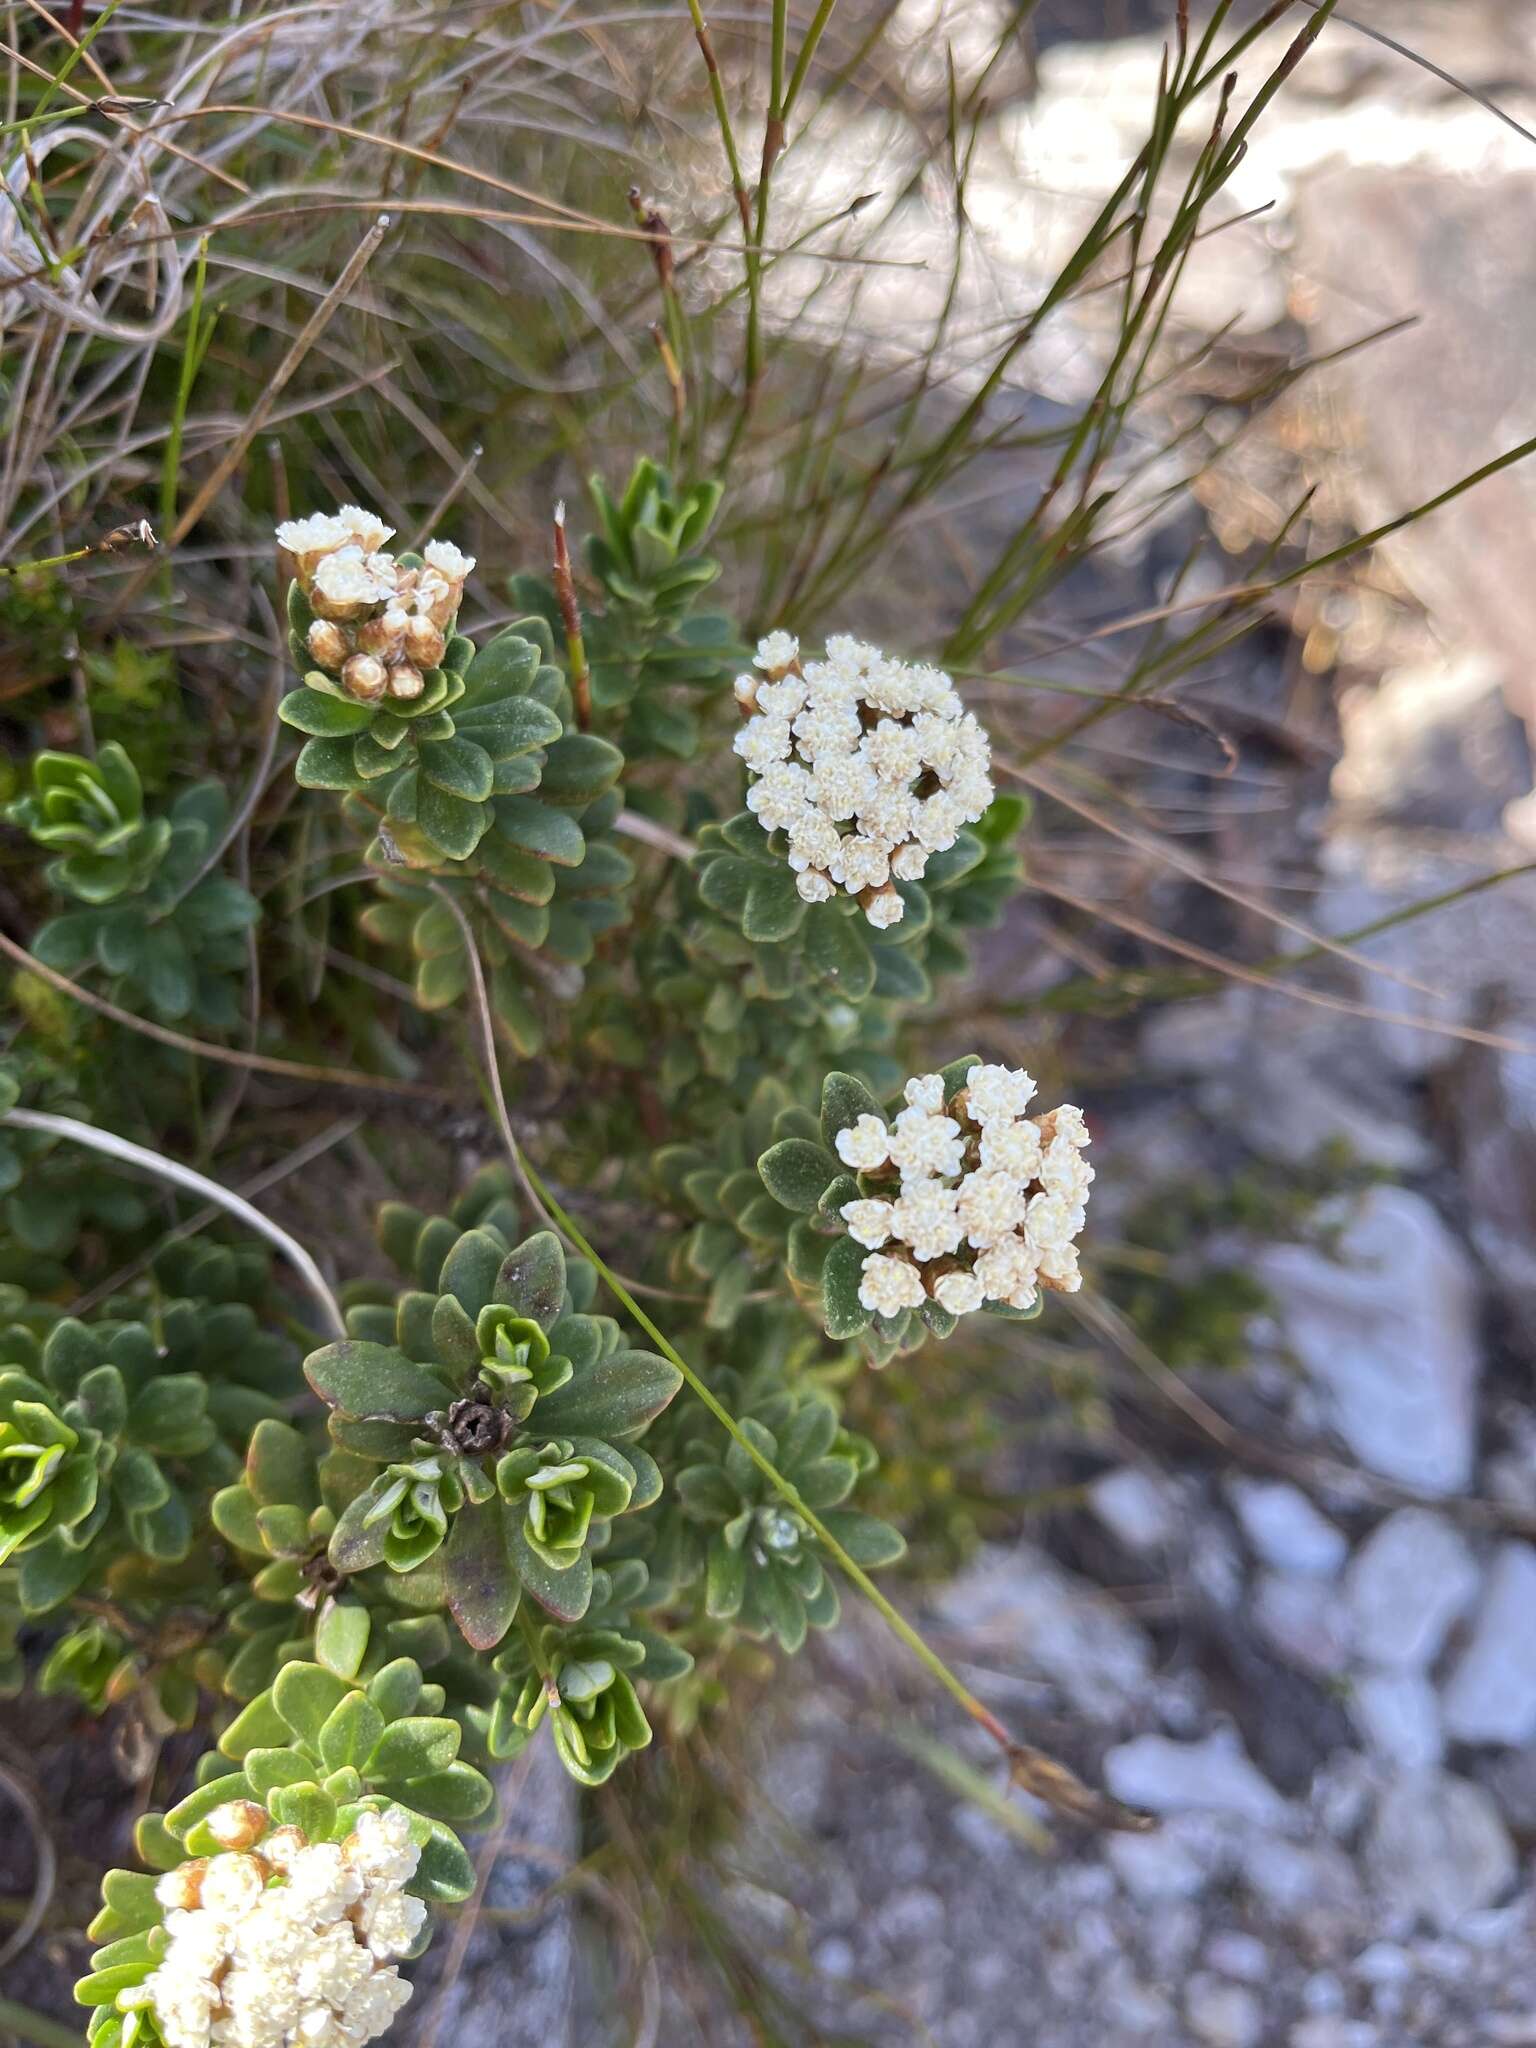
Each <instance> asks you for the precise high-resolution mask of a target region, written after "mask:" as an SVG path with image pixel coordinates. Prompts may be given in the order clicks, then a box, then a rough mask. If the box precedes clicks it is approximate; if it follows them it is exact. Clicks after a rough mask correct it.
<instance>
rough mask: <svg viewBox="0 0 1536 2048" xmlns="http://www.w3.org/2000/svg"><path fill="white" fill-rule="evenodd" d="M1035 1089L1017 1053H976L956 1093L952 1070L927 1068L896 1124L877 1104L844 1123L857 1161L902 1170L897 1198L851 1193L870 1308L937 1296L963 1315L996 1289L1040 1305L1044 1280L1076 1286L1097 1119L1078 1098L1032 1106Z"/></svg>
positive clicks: (857, 1167)
mask: <svg viewBox="0 0 1536 2048" xmlns="http://www.w3.org/2000/svg"><path fill="white" fill-rule="evenodd" d="M1034 1093H1035V1084H1034V1082H1033V1081H1032V1080H1031V1079H1030V1077H1029V1075H1028V1074H1026V1073H1024V1072H1022V1071H1021V1070H1020V1069H1018V1068H1016V1067H995V1066H975V1067H972V1068H971V1070H970V1072H969V1074H968V1075H967V1077H966V1082H965V1086H964V1087H963V1088H961V1090H960V1091H959V1093H958V1094H957V1095H955V1096H954V1097H953V1098H952V1099H951V1100H950V1101H948V1102H946V1101H945V1099H944V1081H943V1077H942V1075H939V1074H918V1075H916V1076H915V1077H914V1078H913V1079H912V1080H910V1081H908V1083H907V1086H906V1103H907V1106H906V1108H905V1109H903V1110H900V1111H898V1113H897V1116H896V1119H895V1123H894V1125H893V1126H888V1125H887V1124H886V1122H885V1120H884V1118H882V1117H878V1116H869V1115H865V1116H861V1117H860V1118H859V1120H858V1121H857V1123H855V1124H853V1125H851V1126H850V1127H849V1128H848V1129H847V1130H843V1131H839V1132H838V1134H837V1152H838V1157H839V1158H840V1159H841V1160H842V1162H843V1164H844V1165H845V1166H848V1167H851V1168H853V1170H854V1171H855V1172H857V1173H864V1174H869V1175H871V1176H873V1177H874V1178H876V1179H877V1180H879V1179H881V1178H884V1177H886V1176H889V1177H890V1178H891V1179H892V1181H893V1182H894V1181H897V1180H898V1179H899V1183H900V1188H899V1192H895V1191H894V1190H893V1193H892V1195H891V1197H890V1198H889V1199H884V1198H877V1197H868V1198H861V1199H860V1200H859V1201H856V1202H848V1203H845V1204H844V1206H843V1210H842V1217H843V1221H844V1222H845V1223H846V1224H847V1225H848V1231H849V1235H850V1236H851V1237H852V1238H853V1239H854V1241H855V1242H856V1243H858V1244H861V1245H863V1246H864V1247H865V1248H866V1249H867V1251H868V1252H869V1257H868V1258H867V1259H866V1260H865V1261H864V1266H863V1272H862V1275H861V1278H860V1281H859V1300H860V1301H861V1302H862V1303H863V1304H864V1306H865V1308H867V1309H870V1310H872V1311H873V1312H874V1313H875V1314H876V1315H883V1316H896V1315H899V1314H900V1313H901V1311H902V1310H903V1309H908V1308H921V1306H922V1305H923V1303H924V1301H926V1300H930V1299H931V1300H934V1301H936V1302H938V1304H939V1306H940V1307H941V1308H945V1309H948V1310H949V1312H950V1314H951V1315H957V1316H959V1315H966V1314H968V1313H969V1312H970V1311H971V1310H972V1309H978V1308H980V1307H981V1305H982V1303H983V1302H986V1301H999V1302H1006V1303H1007V1304H1008V1305H1009V1306H1010V1307H1012V1308H1021V1309H1022V1308H1031V1307H1033V1305H1034V1302H1035V1298H1036V1292H1037V1289H1038V1288H1040V1287H1049V1288H1055V1289H1057V1290H1058V1291H1060V1292H1061V1293H1064V1294H1075V1293H1076V1292H1077V1290H1078V1288H1079V1287H1080V1286H1081V1285H1082V1279H1081V1276H1080V1275H1079V1273H1078V1267H1077V1245H1076V1243H1075V1239H1076V1237H1077V1234H1078V1232H1079V1231H1080V1230H1081V1229H1082V1227H1083V1219H1084V1214H1085V1211H1086V1206H1087V1201H1088V1184H1089V1182H1090V1181H1091V1180H1092V1179H1093V1168H1092V1167H1091V1166H1090V1165H1089V1164H1088V1162H1087V1160H1086V1159H1084V1157H1083V1147H1084V1146H1085V1145H1086V1144H1087V1143H1088V1126H1087V1125H1086V1124H1085V1123H1084V1121H1083V1113H1082V1111H1081V1110H1080V1109H1074V1108H1073V1107H1072V1105H1071V1104H1070V1103H1067V1104H1063V1106H1062V1107H1061V1108H1060V1109H1053V1110H1052V1111H1050V1113H1049V1114H1048V1115H1046V1116H1040V1117H1028V1116H1026V1115H1025V1114H1024V1112H1025V1111H1026V1110H1027V1109H1028V1107H1029V1105H1030V1102H1031V1101H1032V1100H1033V1098H1034Z"/></svg>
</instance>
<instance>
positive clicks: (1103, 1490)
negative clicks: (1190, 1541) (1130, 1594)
mask: <svg viewBox="0 0 1536 2048" xmlns="http://www.w3.org/2000/svg"><path fill="white" fill-rule="evenodd" d="M1087 1500H1088V1505H1089V1507H1090V1508H1091V1509H1092V1510H1093V1512H1094V1514H1096V1515H1097V1516H1098V1518H1099V1520H1100V1521H1101V1522H1102V1523H1103V1524H1104V1527H1105V1528H1106V1529H1107V1530H1108V1531H1109V1533H1110V1535H1111V1536H1113V1537H1114V1538H1115V1540H1116V1541H1117V1542H1119V1543H1123V1544H1124V1545H1125V1547H1126V1549H1127V1550H1136V1551H1143V1552H1144V1551H1154V1550H1164V1549H1166V1548H1167V1546H1168V1545H1169V1544H1170V1543H1172V1541H1173V1540H1174V1538H1175V1537H1176V1536H1177V1534H1178V1530H1179V1521H1178V1501H1177V1498H1176V1496H1175V1494H1174V1492H1173V1489H1172V1487H1170V1486H1169V1485H1168V1483H1167V1482H1166V1480H1162V1479H1156V1478H1154V1477H1153V1476H1152V1474H1151V1473H1149V1472H1143V1471H1142V1470H1141V1469H1140V1467H1139V1466H1136V1465H1122V1466H1120V1467H1119V1469H1118V1470H1117V1471H1114V1472H1103V1473H1101V1474H1100V1475H1099V1477H1098V1478H1097V1479H1095V1480H1093V1481H1092V1482H1091V1483H1090V1485H1089V1487H1088V1491H1087Z"/></svg>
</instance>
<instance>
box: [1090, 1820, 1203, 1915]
mask: <svg viewBox="0 0 1536 2048" xmlns="http://www.w3.org/2000/svg"><path fill="white" fill-rule="evenodd" d="M1104 1853H1105V1855H1106V1856H1107V1857H1108V1858H1109V1862H1110V1866H1111V1868H1112V1869H1113V1870H1114V1872H1115V1874H1116V1876H1117V1877H1118V1878H1119V1879H1120V1882H1121V1883H1122V1884H1123V1885H1124V1887H1125V1889H1126V1891H1127V1892H1129V1893H1130V1895H1131V1897H1132V1898H1133V1899H1139V1900H1141V1901H1142V1902H1143V1903H1144V1904H1146V1905H1152V1904H1155V1903H1157V1902H1158V1901H1160V1900H1165V1899H1193V1898H1197V1897H1198V1896H1199V1894H1200V1893H1201V1892H1202V1891H1204V1889H1205V1887H1206V1885H1207V1884H1208V1883H1209V1881H1210V1877H1211V1873H1210V1871H1209V1869H1208V1868H1207V1867H1206V1865H1205V1863H1204V1862H1203V1861H1202V1860H1201V1858H1199V1857H1198V1856H1196V1855H1195V1854H1194V1853H1193V1852H1192V1851H1191V1850H1190V1849H1189V1848H1188V1847H1186V1845H1185V1844H1184V1843H1183V1842H1181V1841H1180V1840H1179V1838H1178V1837H1177V1836H1176V1835H1175V1834H1173V1833H1172V1832H1171V1831H1170V1830H1169V1829H1168V1828H1159V1829H1157V1830H1156V1832H1155V1833H1153V1834H1150V1835H1115V1836H1113V1837H1111V1839H1110V1841H1109V1843H1108V1844H1107V1845H1106V1848H1105V1852H1104Z"/></svg>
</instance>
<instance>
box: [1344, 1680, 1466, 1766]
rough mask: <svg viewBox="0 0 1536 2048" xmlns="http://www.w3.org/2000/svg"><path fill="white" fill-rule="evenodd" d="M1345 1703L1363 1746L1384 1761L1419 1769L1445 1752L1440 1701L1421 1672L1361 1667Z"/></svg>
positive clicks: (1431, 1762)
mask: <svg viewBox="0 0 1536 2048" xmlns="http://www.w3.org/2000/svg"><path fill="white" fill-rule="evenodd" d="M1349 1707H1350V1713H1351V1714H1352V1715H1353V1717H1354V1722H1355V1726H1356V1727H1357V1728H1358V1729H1359V1730H1360V1733H1361V1734H1362V1735H1363V1736H1364V1737H1365V1741H1366V1745H1367V1747H1368V1748H1369V1749H1370V1750H1371V1751H1372V1752H1373V1754H1375V1755H1376V1756H1379V1757H1381V1758H1383V1759H1384V1760H1385V1761H1386V1762H1387V1763H1390V1764H1396V1765H1397V1766H1398V1767H1399V1768H1400V1769H1402V1770H1405V1771H1418V1770H1424V1769H1425V1768H1427V1767H1428V1766H1429V1765H1432V1764H1437V1763H1439V1761H1440V1759H1441V1758H1442V1757H1443V1756H1444V1754H1445V1738H1444V1736H1443V1735H1442V1734H1441V1731H1440V1706H1439V1701H1438V1700H1437V1698H1436V1696H1435V1688H1434V1687H1433V1686H1432V1685H1431V1684H1430V1682H1429V1680H1428V1679H1427V1678H1426V1677H1425V1676H1424V1675H1423V1673H1422V1672H1419V1671H1368V1672H1365V1673H1364V1674H1363V1675H1362V1676H1361V1677H1360V1678H1358V1679H1357V1680H1356V1681H1355V1685H1354V1689H1353V1691H1352V1693H1351V1695H1350V1702H1349Z"/></svg>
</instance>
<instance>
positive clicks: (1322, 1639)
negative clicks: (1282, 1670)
mask: <svg viewBox="0 0 1536 2048" xmlns="http://www.w3.org/2000/svg"><path fill="white" fill-rule="evenodd" d="M1253 1619H1254V1623H1255V1625H1256V1626H1257V1628H1258V1629H1259V1631H1260V1633H1261V1634H1262V1635H1263V1636H1264V1637H1265V1638H1266V1640H1267V1641H1268V1642H1269V1643H1270V1644H1271V1645H1272V1646H1273V1647H1274V1648H1275V1650H1277V1651H1278V1652H1279V1654H1280V1655H1281V1656H1282V1657H1283V1658H1284V1659H1285V1661H1286V1663H1287V1664H1291V1665H1294V1666H1295V1667H1296V1669H1297V1670H1298V1671H1307V1672H1310V1673H1311V1674H1312V1676H1313V1677H1315V1678H1333V1677H1336V1676H1337V1675H1338V1674H1339V1673H1340V1672H1342V1671H1343V1670H1344V1668H1345V1666H1346V1665H1347V1663H1348V1661H1349V1650H1350V1630H1351V1622H1350V1612H1349V1608H1348V1606H1347V1605H1346V1603H1345V1601H1344V1600H1343V1598H1342V1597H1341V1595H1340V1593H1339V1591H1338V1588H1337V1587H1336V1586H1333V1585H1330V1584H1329V1583H1328V1581H1327V1580H1326V1579H1315V1578H1295V1577H1293V1576H1291V1575H1290V1574H1289V1573H1283V1572H1260V1574H1259V1576H1258V1578H1257V1579H1256V1580H1255V1581H1254V1586H1253Z"/></svg>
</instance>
